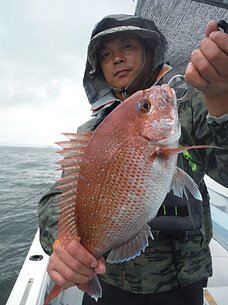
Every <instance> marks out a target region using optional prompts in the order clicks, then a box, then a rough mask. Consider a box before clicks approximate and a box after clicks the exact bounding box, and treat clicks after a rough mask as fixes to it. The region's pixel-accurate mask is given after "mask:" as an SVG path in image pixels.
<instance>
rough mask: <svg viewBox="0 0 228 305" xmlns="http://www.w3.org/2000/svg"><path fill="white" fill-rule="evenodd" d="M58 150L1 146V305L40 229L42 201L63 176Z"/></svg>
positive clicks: (3, 303)
mask: <svg viewBox="0 0 228 305" xmlns="http://www.w3.org/2000/svg"><path fill="white" fill-rule="evenodd" d="M55 150H56V149H54V148H37V147H36V148H35V147H32V148H31V147H6V146H0V305H5V303H6V301H7V299H8V296H9V294H10V291H11V289H12V287H13V285H14V283H15V280H16V278H17V275H18V273H19V271H20V269H21V266H22V264H23V261H24V259H25V257H26V255H27V252H28V249H29V247H30V244H31V241H32V239H33V237H34V234H35V232H36V230H37V226H38V202H39V200H40V198H41V197H42V195H44V194H45V192H46V191H47V190H48V189H49V188H50V186H51V185H52V184H53V183H54V182H55V181H56V179H57V178H58V177H59V176H60V171H56V169H57V168H58V165H56V164H55V162H56V161H57V160H58V159H59V158H60V157H59V156H58V155H57V154H56V152H55Z"/></svg>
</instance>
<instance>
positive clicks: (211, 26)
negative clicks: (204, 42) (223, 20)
mask: <svg viewBox="0 0 228 305" xmlns="http://www.w3.org/2000/svg"><path fill="white" fill-rule="evenodd" d="M213 31H218V25H217V22H216V21H214V20H210V21H209V22H208V24H207V26H206V28H205V36H206V37H209V35H210V34H211V32H213Z"/></svg>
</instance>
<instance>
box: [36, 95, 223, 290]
mask: <svg viewBox="0 0 228 305" xmlns="http://www.w3.org/2000/svg"><path fill="white" fill-rule="evenodd" d="M116 104H118V102H116V103H114V104H113V105H111V106H110V107H108V108H105V109H103V110H102V111H100V113H99V114H98V115H97V116H96V117H95V118H93V119H92V120H90V121H89V122H87V123H85V124H84V125H83V126H81V127H80V130H82V129H90V130H94V129H95V128H96V126H97V125H98V124H99V123H100V122H101V121H102V120H103V119H104V117H105V116H107V115H108V113H110V112H111V111H112V109H113V108H115V106H116ZM179 116H180V122H181V125H182V136H181V139H180V145H183V146H189V145H196V144H208V145H211V144H213V145H214V144H215V145H217V146H220V147H222V148H224V149H214V148H210V149H194V150H191V152H190V153H184V154H181V155H180V156H179V157H178V166H179V167H181V168H182V169H183V170H185V171H186V172H187V173H188V174H189V175H190V176H191V177H192V178H193V179H194V180H195V181H196V183H197V184H198V185H199V188H200V191H201V193H202V197H203V201H202V202H201V203H197V205H194V203H193V204H189V203H187V208H188V213H189V216H188V217H187V218H186V217H185V216H186V215H175V214H174V213H171V214H170V215H169V213H165V214H164V213H163V214H162V213H160V214H158V216H157V217H156V218H155V219H154V220H153V221H152V222H151V223H150V226H151V228H152V232H153V235H154V240H151V241H150V244H149V246H148V247H147V248H146V250H145V252H143V253H142V254H141V255H140V256H139V257H136V258H135V259H133V260H130V261H127V262H125V263H120V264H112V265H110V264H107V272H106V274H105V275H102V276H101V278H102V280H103V281H106V282H108V283H110V284H112V285H115V286H118V287H120V288H122V289H124V290H128V291H132V292H134V293H142V294H146V293H154V292H161V291H167V290H170V289H172V288H175V287H177V286H178V285H181V286H184V285H188V284H191V283H194V282H197V281H199V280H200V279H206V278H208V277H209V276H211V275H212V264H211V256H210V250H209V243H210V240H211V237H212V223H211V215H210V206H209V196H208V193H207V189H206V187H205V184H204V180H203V178H204V175H205V174H207V175H209V176H210V177H211V178H213V179H214V180H216V181H217V182H219V183H221V184H223V185H224V186H226V187H227V186H228V157H227V156H228V145H227V143H228V122H227V121H226V122H224V123H223V124H221V125H217V124H215V123H212V124H208V122H207V119H206V116H207V110H206V108H205V106H204V103H203V99H202V96H201V95H200V94H199V93H197V92H195V93H194V94H193V95H192V97H191V99H189V100H188V101H186V102H182V103H180V104H179ZM56 194H57V191H56V190H55V189H54V187H53V189H51V190H50V192H49V193H48V194H46V195H45V196H44V197H43V198H42V199H41V201H40V203H39V217H40V241H41V244H42V247H43V248H44V250H45V252H46V253H48V254H50V253H51V252H52V244H53V242H54V240H55V239H56V238H57V229H56V224H57V218H58V211H57V207H56V204H55V195H56ZM174 197H175V196H174ZM178 204H179V203H176V202H175V199H174V198H173V195H172V194H168V195H167V197H166V200H165V202H164V204H163V207H162V208H163V209H164V207H165V208H166V207H167V206H168V205H169V206H171V207H172V206H175V207H176V206H177V205H178ZM194 206H197V211H194ZM169 209H170V208H169ZM191 216H193V217H191ZM195 218H197V221H195ZM189 219H190V221H189ZM178 222H179V224H180V225H179V226H178V225H177V226H176V224H177V223H178ZM188 222H189V223H190V224H191V225H190V226H188V225H187V226H186V228H185V224H186V223H188ZM183 224H184V225H183ZM173 227H174V228H175V230H173Z"/></svg>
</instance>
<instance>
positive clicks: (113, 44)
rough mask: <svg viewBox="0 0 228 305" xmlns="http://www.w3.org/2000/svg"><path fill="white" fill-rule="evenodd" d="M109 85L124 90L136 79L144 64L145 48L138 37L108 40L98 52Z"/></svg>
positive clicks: (117, 37) (123, 36) (124, 36)
mask: <svg viewBox="0 0 228 305" xmlns="http://www.w3.org/2000/svg"><path fill="white" fill-rule="evenodd" d="M98 52H99V53H98V56H99V61H100V66H101V69H102V71H103V74H104V77H105V79H106V81H107V83H108V84H109V85H110V86H111V87H113V88H118V89H124V88H125V87H126V86H127V85H128V84H129V83H131V81H132V80H133V79H134V78H135V76H136V75H137V73H138V72H139V70H140V68H141V67H142V63H143V47H142V44H141V42H140V41H139V39H138V38H137V37H136V36H133V35H127V34H124V35H123V34H122V35H118V36H116V37H114V38H110V39H106V40H105V41H104V42H103V43H102V45H101V47H100V49H99V51H98Z"/></svg>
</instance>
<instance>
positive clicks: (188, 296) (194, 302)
mask: <svg viewBox="0 0 228 305" xmlns="http://www.w3.org/2000/svg"><path fill="white" fill-rule="evenodd" d="M205 284H206V281H205V282H204V281H201V282H197V283H194V284H191V285H189V286H183V287H179V288H175V289H172V290H170V291H166V292H159V293H152V294H135V293H132V292H128V291H124V290H121V289H120V288H118V287H115V286H112V285H109V284H107V283H105V282H102V281H101V285H102V293H103V295H102V298H101V299H99V300H98V302H96V301H95V300H94V299H92V298H91V297H89V296H88V295H87V294H84V298H83V302H82V305H142V304H143V305H167V304H169V305H183V304H184V305H203V287H204V286H205Z"/></svg>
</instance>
